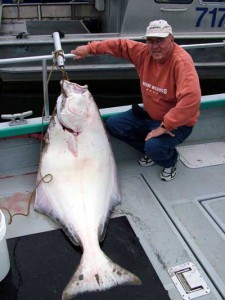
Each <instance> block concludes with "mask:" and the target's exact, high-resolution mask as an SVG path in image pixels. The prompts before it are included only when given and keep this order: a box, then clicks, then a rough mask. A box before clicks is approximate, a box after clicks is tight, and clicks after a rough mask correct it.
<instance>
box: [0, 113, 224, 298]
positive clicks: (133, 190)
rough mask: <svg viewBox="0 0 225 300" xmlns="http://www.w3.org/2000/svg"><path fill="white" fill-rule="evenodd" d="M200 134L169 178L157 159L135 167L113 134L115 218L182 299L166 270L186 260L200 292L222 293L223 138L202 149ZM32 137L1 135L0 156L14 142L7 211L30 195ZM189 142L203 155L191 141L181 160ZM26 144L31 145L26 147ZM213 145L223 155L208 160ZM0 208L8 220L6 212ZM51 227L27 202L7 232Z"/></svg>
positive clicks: (134, 155) (4, 192)
mask: <svg viewBox="0 0 225 300" xmlns="http://www.w3.org/2000/svg"><path fill="white" fill-rule="evenodd" d="M221 111H222V113H224V108H223V109H221V108H220V109H219V112H220V115H219V117H218V110H217V109H216V110H215V111H214V110H211V111H210V115H211V116H212V119H213V120H214V126H217V125H216V124H217V123H216V121H215V120H216V119H218V118H220V117H221V116H222V115H223V114H221ZM206 114H208V111H207V112H206ZM213 116H214V118H213ZM205 117H206V116H205V115H204V112H203V113H202V115H201V120H200V122H199V123H200V125H199V126H201V125H202V124H204V122H205ZM209 127H210V126H209ZM209 127H208V128H205V130H204V132H205V135H208V134H209V130H210V128H211V127H210V128H209ZM222 130H223V133H224V129H222ZM198 133H199V128H198V126H197V127H196V131H195V133H194V134H193V140H191V141H187V143H186V144H185V145H184V146H181V147H180V148H179V149H178V150H179V151H180V158H181V159H180V161H179V162H178V172H177V176H176V178H175V179H174V180H173V181H171V182H163V181H161V180H160V179H159V173H160V171H161V168H160V167H159V166H156V165H155V166H151V167H141V166H139V165H138V163H137V161H138V159H139V158H140V156H141V155H142V154H141V153H139V152H138V151H136V150H134V149H132V148H131V147H129V146H128V145H126V144H124V143H123V142H120V141H117V140H116V139H113V138H112V140H111V141H112V147H113V151H114V155H115V159H116V163H117V166H118V170H119V179H120V185H121V192H122V203H121V204H120V205H118V206H117V207H116V208H115V211H114V213H113V215H112V217H116V216H121V215H122V216H123V215H125V216H127V218H128V220H129V222H130V224H131V226H132V228H133V230H134V232H135V233H136V235H137V237H138V238H139V240H140V243H141V245H142V247H143V249H144V251H145V252H146V254H147V256H148V258H149V260H150V261H151V263H152V265H153V267H154V268H155V270H156V272H157V274H158V276H159V278H160V280H161V282H162V284H163V286H164V288H165V289H166V290H168V293H169V297H170V299H171V300H179V299H182V296H181V295H180V293H179V292H178V289H177V288H176V287H175V285H174V283H173V281H172V280H171V277H170V275H169V273H168V269H170V268H172V267H175V266H178V265H181V264H185V263H188V262H191V263H193V264H194V265H195V266H196V267H197V269H198V270H199V272H200V274H201V277H202V278H203V279H204V280H205V282H206V285H207V287H208V288H209V289H210V292H209V289H208V290H207V292H206V295H204V296H202V298H201V299H204V300H217V299H220V300H222V299H225V264H224V253H225V234H224V233H225V214H224V211H225V185H224V178H225V165H224V163H225V162H224V161H223V159H224V157H225V155H223V153H224V152H223V149H224V148H223V147H224V145H225V139H223V138H220V139H216V140H211V141H210V146H214V147H213V148H210V149H207V146H208V145H209V141H207V142H205V141H204V140H201V142H199V141H196V140H195V135H198ZM221 136H222V134H221ZM224 136H225V135H224ZM30 140H32V142H31V141H30ZM30 140H29V141H28V139H22V140H20V139H9V140H8V141H7V143H6V141H5V140H4V139H3V140H2V142H4V144H3V146H4V147H1V148H0V149H1V150H0V152H2V153H1V157H2V155H4V153H7V154H8V157H9V155H12V154H11V153H10V149H12V143H13V145H14V147H15V144H16V147H17V148H18V149H19V152H18V151H17V152H16V153H17V154H13V155H14V158H12V159H8V165H7V166H8V169H7V172H5V173H4V174H3V173H2V174H1V176H0V206H7V205H8V208H9V209H10V211H11V213H15V212H22V211H23V212H26V210H27V206H28V201H29V198H30V195H31V193H32V191H33V190H34V189H35V181H36V172H37V167H38V154H39V152H38V151H39V141H37V140H35V139H30ZM218 143H219V144H218ZM193 146H200V148H198V149H197V150H199V151H200V157H201V159H200V158H199V157H198V155H199V152H198V151H196V149H195V148H193V149H192V148H191V149H188V151H186V152H187V153H192V155H190V157H189V158H187V159H186V160H185V155H186V154H185V149H186V148H185V147H193ZM202 146H203V149H205V150H204V151H202ZM14 150H15V148H13V151H14ZM25 150H26V151H28V152H26V153H25ZM211 150H212V151H213V152H214V154H217V153H216V151H218V153H219V154H220V153H222V154H221V157H220V159H221V160H218V161H217V160H213V159H211V158H212V156H213V153H212V152H211V156H210V157H211V158H210V157H209V156H208V155H207V153H209V154H210V151H211ZM29 151H30V152H29ZM201 151H202V152H201ZM14 153H15V151H14ZM29 153H30V154H31V153H32V154H31V161H30V164H29V165H24V163H23V161H24V159H25V157H26V159H27V157H28V156H29V155H30V154H29ZM34 156H36V157H37V159H36V162H35V161H34V160H33V159H32V157H34ZM218 156H219V155H215V157H217V158H218ZM15 160H16V161H17V162H18V163H17V164H15V163H14V162H15ZM188 161H189V164H188V163H187V162H188ZM191 163H192V165H191ZM10 164H11V165H12V166H14V167H11V165H10ZM207 164H208V165H207ZM1 172H2V171H1ZM9 200H13V201H9ZM4 214H5V217H6V219H7V220H9V216H8V214H7V212H6V211H4ZM56 228H57V226H56V225H55V224H54V223H53V222H52V221H51V220H50V219H49V218H47V217H45V216H44V215H41V214H38V213H36V212H34V211H33V206H32V205H31V210H30V214H29V215H28V216H26V217H24V216H20V215H17V216H14V217H13V221H12V223H11V224H10V225H8V227H7V236H6V237H7V238H13V237H17V236H23V235H29V234H33V233H39V232H44V231H50V230H53V229H56ZM137 259H138V258H137ZM193 289H195V288H193ZM192 295H194V293H192V291H191V292H190V294H189V295H188V296H187V297H190V298H184V299H194V298H192Z"/></svg>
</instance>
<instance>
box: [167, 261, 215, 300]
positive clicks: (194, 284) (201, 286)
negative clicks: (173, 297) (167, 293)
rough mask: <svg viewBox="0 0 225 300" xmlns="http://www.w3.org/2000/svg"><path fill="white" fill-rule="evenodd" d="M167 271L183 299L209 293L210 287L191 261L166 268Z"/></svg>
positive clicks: (187, 299)
mask: <svg viewBox="0 0 225 300" xmlns="http://www.w3.org/2000/svg"><path fill="white" fill-rule="evenodd" d="M168 273H169V275H170V277H171V279H172V281H173V283H174V284H175V286H176V288H177V289H178V291H179V293H180V294H181V296H182V298H183V299H185V300H190V299H195V298H197V297H200V296H203V295H207V294H209V293H210V288H209V287H208V286H207V284H206V282H205V280H204V279H203V278H202V276H201V274H200V273H199V271H198V270H197V268H196V267H195V265H194V264H193V263H192V262H187V263H185V264H182V265H179V266H175V267H171V268H169V269H168Z"/></svg>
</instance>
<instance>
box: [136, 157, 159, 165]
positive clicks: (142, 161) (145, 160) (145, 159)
mask: <svg viewBox="0 0 225 300" xmlns="http://www.w3.org/2000/svg"><path fill="white" fill-rule="evenodd" d="M138 163H139V165H140V166H142V167H150V166H154V164H155V162H154V161H153V160H152V159H151V158H149V157H148V156H147V155H144V156H143V157H142V158H140V159H139V161H138Z"/></svg>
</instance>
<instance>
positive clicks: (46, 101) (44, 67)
mask: <svg viewBox="0 0 225 300" xmlns="http://www.w3.org/2000/svg"><path fill="white" fill-rule="evenodd" d="M47 73H48V71H47V61H46V59H43V60H42V80H43V93H44V105H45V107H44V110H45V116H44V120H45V121H48V120H49V97H48V86H47V80H48V79H47Z"/></svg>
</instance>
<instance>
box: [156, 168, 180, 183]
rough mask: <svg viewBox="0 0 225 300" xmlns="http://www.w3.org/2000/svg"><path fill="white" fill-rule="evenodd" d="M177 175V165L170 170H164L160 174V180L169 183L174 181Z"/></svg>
mask: <svg viewBox="0 0 225 300" xmlns="http://www.w3.org/2000/svg"><path fill="white" fill-rule="evenodd" d="M176 174H177V164H175V165H174V166H173V167H170V168H164V169H163V170H162V172H161V174H160V179H161V180H163V181H170V180H172V179H174V177H175V176H176Z"/></svg>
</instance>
